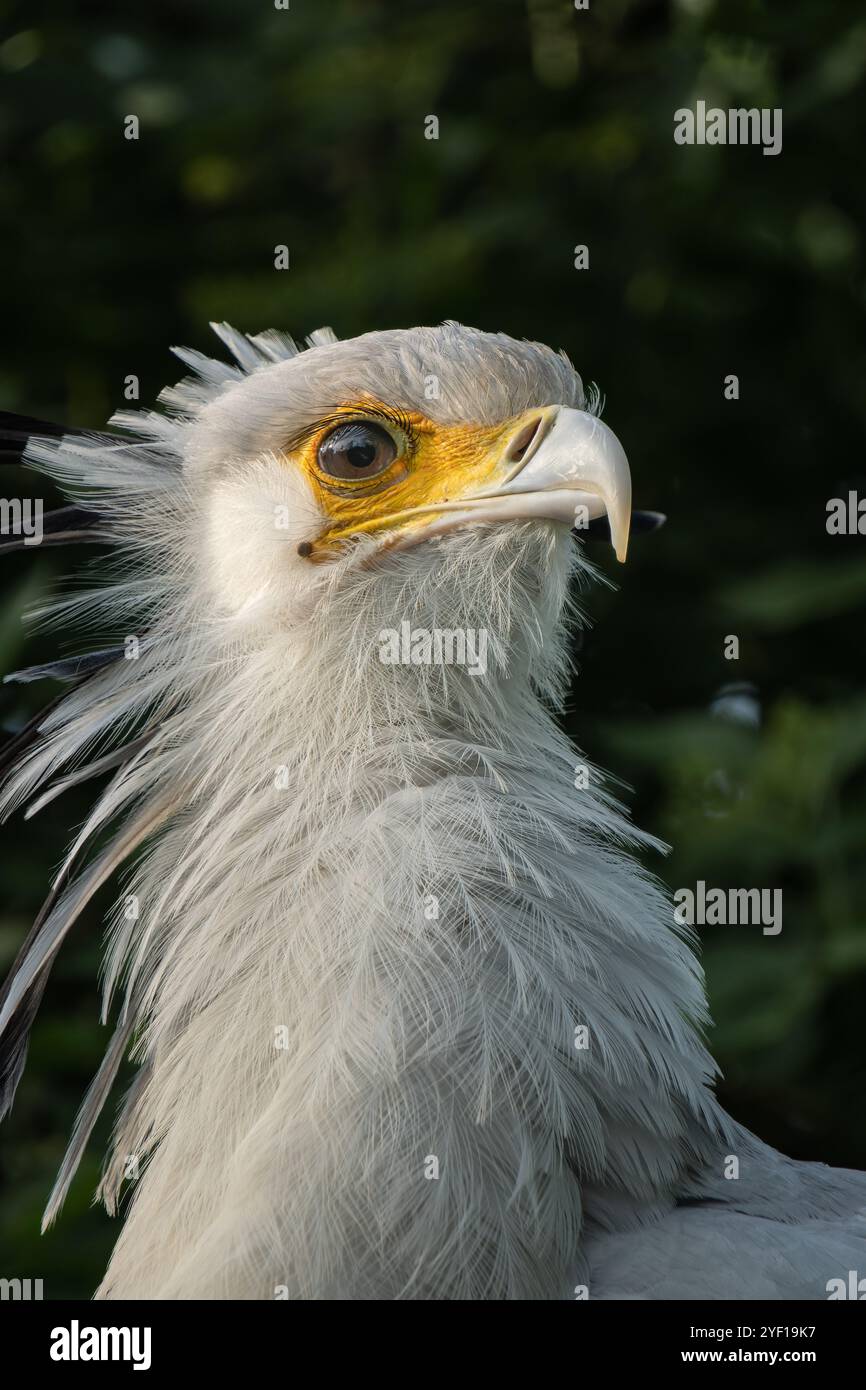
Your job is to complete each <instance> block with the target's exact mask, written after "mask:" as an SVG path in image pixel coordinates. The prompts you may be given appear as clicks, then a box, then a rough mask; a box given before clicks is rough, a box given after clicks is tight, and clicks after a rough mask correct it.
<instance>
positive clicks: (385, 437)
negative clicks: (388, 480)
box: [319, 421, 397, 478]
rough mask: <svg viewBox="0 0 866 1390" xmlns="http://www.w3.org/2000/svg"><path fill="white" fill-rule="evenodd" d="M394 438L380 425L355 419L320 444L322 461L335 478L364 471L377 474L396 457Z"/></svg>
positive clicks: (327, 471)
mask: <svg viewBox="0 0 866 1390" xmlns="http://www.w3.org/2000/svg"><path fill="white" fill-rule="evenodd" d="M396 453H397V450H396V448H395V445H394V441H393V439H392V438H391V436H390V435H389V434H388V432H387V431H386V430H383V429H382V428H381V426H379V425H373V424H367V423H365V422H363V421H354V422H351V423H347V424H345V425H338V426H337V428H336V429H335V430H333V431H332V432H331V434H329V435H328V436H327V438H326V439H324V440H323V441H322V444H321V445H320V446H319V463H320V465H321V467H322V468H324V470H325V472H326V473H330V474H331V476H332V477H334V478H349V477H352V476H353V475H354V474H356V473H357V474H360V473H363V474H365V475H366V476H367V477H374V476H376V475H377V474H378V473H382V472H383V471H384V470H385V469H386V468H387V467H388V465H389V463H391V461H392V460H393V459H394V458H395V456H396Z"/></svg>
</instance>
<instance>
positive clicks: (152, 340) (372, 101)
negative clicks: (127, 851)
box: [0, 0, 866, 1297]
mask: <svg viewBox="0 0 866 1390" xmlns="http://www.w3.org/2000/svg"><path fill="white" fill-rule="evenodd" d="M76 10H77V12H76ZM0 15H2V19H3V26H2V30H3V39H2V40H0V75H2V113H0V141H2V169H0V228H2V252H3V255H2V264H3V271H4V273H3V328H4V332H3V351H2V375H0V406H2V407H4V408H6V409H12V410H19V411H25V412H28V413H33V414H43V415H45V416H47V417H49V418H55V419H59V420H63V421H67V422H70V423H74V424H78V425H88V426H97V425H99V424H101V423H102V422H103V421H104V420H105V419H106V418H107V416H108V415H110V414H111V412H112V411H113V410H114V409H116V408H118V407H120V406H122V405H123V400H122V391H123V380H124V377H125V376H126V375H127V374H129V373H135V374H137V375H138V376H139V377H140V379H141V386H142V393H141V396H142V404H150V403H152V401H153V399H154V398H155V396H156V394H157V392H158V390H159V389H160V387H161V386H162V385H163V384H164V383H165V382H167V381H169V380H173V379H174V378H175V377H176V376H177V375H180V374H181V373H180V371H179V369H178V367H177V366H176V365H175V364H174V362H173V361H172V359H170V357H169V355H168V347H169V345H170V344H172V343H185V344H189V345H192V346H194V347H197V348H201V349H204V350H209V349H211V348H216V344H215V341H214V340H212V339H211V337H210V335H209V332H208V330H207V321H208V320H209V319H223V318H226V319H229V320H230V321H232V322H233V323H234V324H236V325H237V326H238V327H240V328H242V329H246V330H249V331H258V330H259V329H262V328H265V327H271V326H275V327H279V328H283V329H287V330H289V331H291V332H293V333H295V334H296V335H298V336H301V335H303V334H305V333H307V332H309V331H310V330H312V329H313V328H315V327H317V326H319V325H320V324H323V323H327V324H331V325H333V326H334V328H335V329H336V331H337V332H338V333H339V334H340V336H350V335H352V334H355V333H358V332H361V331H363V330H367V329H370V328H377V327H388V326H394V325H412V324H416V323H429V322H436V321H439V320H441V319H443V318H457V319H460V320H463V321H465V322H468V323H472V324H476V325H478V326H480V327H483V328H488V329H504V330H506V331H507V332H509V333H512V334H514V335H516V336H525V337H530V338H538V339H542V340H544V341H547V342H549V343H551V344H553V345H554V346H556V347H564V348H565V349H566V350H567V351H568V353H569V354H570V356H571V357H572V359H573V361H574V362H575V364H576V366H577V367H578V369H579V370H580V371H581V372H582V373H583V374H584V377H585V379H587V380H595V381H597V382H598V383H599V384H600V385H601V387H602V389H603V390H604V391H605V393H606V395H607V407H606V418H607V419H608V421H609V422H610V423H611V425H612V426H613V427H614V428H615V429H616V430H617V432H618V433H619V434H620V436H621V438H622V439H623V441H624V442H625V444H626V448H627V450H628V453H629V456H630V460H631V463H632V469H633V474H634V478H635V493H636V502H637V504H638V505H642V506H654V507H660V508H662V509H663V510H665V511H666V512H668V514H669V516H670V521H669V523H668V526H667V528H666V529H665V530H664V531H663V532H661V533H660V534H659V535H657V536H655V537H651V538H646V539H643V540H641V539H638V540H636V541H635V542H634V544H633V550H632V556H631V559H630V562H629V564H628V565H627V566H626V567H625V568H624V569H622V570H620V569H619V568H618V567H617V566H616V565H615V564H614V563H613V562H612V560H611V559H610V558H609V557H608V555H607V554H606V553H605V552H602V551H600V552H599V557H598V558H599V561H600V563H601V565H602V566H603V567H604V568H605V569H606V570H607V571H608V573H609V574H610V575H611V576H614V571H616V573H615V578H616V581H617V583H618V585H619V591H618V592H616V593H612V592H605V591H602V590H595V591H594V593H593V594H592V595H591V597H590V599H589V607H590V611H591V613H592V616H593V619H594V627H593V630H592V631H591V632H590V633H589V635H588V636H587V638H586V640H585V642H584V644H583V649H582V651H581V652H580V654H579V655H580V666H581V674H580V678H579V679H578V680H577V681H576V682H575V686H574V691H573V701H572V707H571V709H570V712H569V714H568V725H569V728H570V729H571V731H572V732H573V733H574V735H575V736H576V737H577V738H578V740H579V741H580V743H581V744H582V746H583V747H585V748H586V750H587V751H588V752H589V754H590V755H591V756H592V758H593V759H594V760H598V761H600V762H602V763H603V764H604V765H606V766H608V767H609V768H611V769H612V770H613V771H614V772H615V773H616V774H617V775H618V776H619V777H621V778H622V779H623V780H624V781H626V782H627V783H629V784H631V786H633V787H634V789H635V790H634V792H631V791H629V792H628V793H627V794H626V795H627V799H628V800H629V802H630V804H631V805H632V807H633V809H634V813H635V815H636V816H637V818H638V819H639V820H640V821H641V823H643V824H644V825H646V826H647V827H648V828H650V829H652V830H654V831H655V832H656V833H658V834H659V835H660V836H662V837H663V838H664V839H666V840H667V841H668V842H669V843H671V844H672V846H673V851H672V853H671V855H670V857H669V858H668V859H667V860H664V861H662V860H659V861H658V862H657V864H656V866H655V867H656V868H657V870H658V871H659V872H660V873H661V874H662V875H663V876H664V877H665V879H666V880H667V881H668V882H669V883H670V884H671V886H674V887H676V886H680V885H685V884H690V883H691V884H693V883H694V882H695V880H696V879H698V878H703V879H704V880H706V881H707V882H708V883H710V884H713V885H721V886H764V887H775V886H782V887H783V888H784V894H785V897H784V914H785V915H784V929H783V932H782V934H781V936H779V937H775V938H773V937H765V936H763V935H761V934H760V932H759V931H757V930H755V929H754V928H736V927H727V928H716V929H706V930H705V931H703V932H702V939H703V948H704V958H705V963H706V967H707V973H708V977H709V990H710V996H711V1001H712V1007H713V1012H714V1015H715V1018H716V1021H717V1026H716V1029H715V1031H714V1033H713V1038H712V1044H713V1048H714V1050H715V1053H716V1055H717V1056H718V1058H719V1061H720V1063H721V1065H722V1068H723V1070H724V1073H725V1077H726V1079H725V1082H724V1085H723V1095H724V1099H725V1101H726V1103H727V1105H728V1106H729V1108H730V1109H731V1110H732V1112H733V1113H734V1114H735V1115H736V1116H737V1117H738V1118H740V1119H742V1120H744V1121H745V1122H746V1123H748V1124H750V1125H752V1126H753V1127H754V1128H755V1129H757V1130H758V1131H759V1132H760V1133H761V1135H762V1136H763V1137H765V1138H766V1139H768V1140H770V1141H771V1142H773V1143H775V1144H777V1145H778V1146H780V1147H783V1148H785V1149H787V1150H788V1151H789V1152H790V1153H792V1154H794V1155H795V1156H797V1157H804V1158H821V1159H825V1160H829V1161H832V1162H835V1163H840V1164H848V1165H852V1166H866V1118H864V1113H866V1112H864V1106H863V1103H862V1094H863V1058H864V1056H866V1037H864V1028H863V1016H864V1004H866V929H864V911H866V867H864V857H863V844H864V831H866V800H864V785H866V782H864V767H866V693H864V690H863V675H864V663H863V661H862V650H863V643H864V611H866V563H864V547H866V538H864V537H851V538H831V537H828V535H827V534H826V529H825V507H826V502H827V499H828V498H830V497H834V496H839V495H845V494H846V493H847V491H848V489H849V488H859V489H860V491H861V493H862V494H864V495H866V476H864V464H863V434H864V424H866V396H864V391H863V381H864V376H866V347H864V336H863V327H864V306H866V269H864V260H863V225H864V224H863V210H864V209H863V202H864V195H863V188H864V181H863V176H862V157H863V150H864V147H866V139H864V137H866V131H864V110H866V107H864V81H866V16H864V13H863V11H862V7H861V5H859V4H857V3H853V0H852V3H849V4H829V3H827V0H787V2H786V3H785V4H779V3H776V4H770V3H759V0H725V3H724V4H722V3H720V0H718V2H717V3H713V0H679V2H678V3H673V2H672V0H671V2H670V3H668V2H666V0H591V8H590V10H589V12H588V13H578V12H575V10H574V8H573V5H572V3H571V0H496V3H486V4H485V3H478V4H460V3H444V0H436V3H424V4H418V3H407V0H400V3H392V4H387V5H386V4H383V3H375V0H336V3H328V2H327V0H291V8H290V10H288V11H277V10H276V9H275V8H274V5H273V3H272V0H255V3H250V2H249V0H248V2H247V3H244V4H238V3H236V0H200V3H195V0H171V3H169V0H150V3H148V4H147V5H138V6H125V7H122V8H120V9H118V7H117V6H116V5H115V4H109V3H108V2H107V0H104V2H103V3H95V0H89V3H87V4H85V3H84V2H83V0H80V3H79V5H78V6H77V7H76V6H75V5H70V4H68V3H59V0H58V3H54V4H47V3H46V4H42V5H39V4H28V5H27V6H26V7H25V6H10V5H9V4H2V3H0ZM698 97H702V98H704V99H706V100H707V101H709V102H710V103H715V104H718V105H722V106H728V105H747V106H749V105H757V106H770V107H775V106H781V107H783V109H784V149H783V152H782V154H781V155H780V156H778V157H777V158H767V157H764V156H763V155H762V153H761V151H760V149H756V148H730V149H725V148H703V149H702V148H682V147H679V146H677V145H675V144H674V141H673V138H672V130H673V112H674V110H675V109H676V108H677V107H679V106H683V105H687V104H692V103H693V102H694V100H695V99H696V98H698ZM128 113H136V114H138V115H139V117H140V119H141V138H140V140H139V141H138V142H137V143H133V142H130V141H127V140H125V139H124V138H123V124H122V122H123V117H124V116H125V115H126V114H128ZM428 114H436V115H437V116H438V117H439V120H440V138H439V139H438V141H429V140H426V139H425V138H424V119H425V117H426V116H427V115H428ZM280 243H285V244H287V245H288V246H289V247H290V251H291V270H290V271H288V272H284V273H278V272H276V271H275V270H274V268H273V252H274V247H275V245H277V244H280ZM578 243H586V244H587V245H588V246H589V248H590V256H591V268H590V270H589V271H586V272H577V271H575V270H574V269H573V248H574V246H575V245H576V244H578ZM728 373H736V374H737V375H738V376H739V379H740V386H741V396H740V400H739V401H737V402H729V401H725V400H724V399H723V378H724V376H725V375H726V374H728ZM0 475H2V476H0V493H2V495H3V496H4V497H14V496H19V495H22V494H24V495H28V494H30V495H32V494H33V493H34V492H41V493H42V494H43V495H45V488H44V487H40V486H39V484H38V483H36V482H35V481H34V480H33V479H32V478H25V475H24V474H23V473H22V472H20V471H16V470H14V469H11V468H8V467H7V468H4V469H0ZM54 500H56V499H54ZM70 563H71V560H70V557H69V556H68V555H63V554H60V553H58V552H50V551H41V552H33V553H29V554H25V555H23V556H17V557H10V558H8V559H6V560H4V561H3V565H4V579H5V588H4V603H3V608H2V619H0V657H2V662H0V667H2V669H3V670H8V669H12V668H14V667H15V666H20V665H24V664H29V663H31V662H35V661H37V660H40V659H42V658H44V657H47V656H49V655H50V654H51V653H52V652H54V651H56V650H57V648H58V642H59V645H60V648H61V649H64V650H70V649H71V650H76V649H77V650H80V649H81V646H82V639H81V637H78V638H76V637H75V636H74V635H72V634H70V633H68V632H61V633H60V634H59V635H58V636H46V635H44V634H40V633H35V634H34V633H32V632H30V633H29V635H28V632H27V631H26V630H25V629H24V628H23V627H22V614H23V612H24V611H25V610H26V609H27V607H28V606H29V605H30V604H32V603H33V601H34V600H36V599H37V598H38V597H40V596H44V595H45V594H46V592H47V590H48V589H49V587H50V586H51V584H52V583H56V581H57V578H58V576H59V575H60V574H61V573H63V572H64V570H65V569H66V568H67V566H68V564H70ZM730 633H735V634H738V635H739V637H740V640H741V656H740V660H739V661H738V662H730V661H726V660H725V659H724V656H723V639H724V637H725V636H726V635H727V634H730ZM732 681H740V682H750V683H751V684H752V685H753V686H754V690H755V695H754V699H755V700H756V702H757V703H758V705H759V707H760V714H761V720H760V726H759V727H758V728H754V727H750V726H749V725H748V724H745V723H743V722H739V723H738V722H734V721H732V720H731V719H730V718H727V719H726V718H723V717H720V715H719V714H718V713H713V712H712V711H711V705H712V702H713V700H714V699H715V698H716V697H717V695H718V693H719V691H720V690H721V688H722V687H723V686H725V685H726V684H728V683H730V682H732ZM51 693H52V691H51V689H50V688H49V687H45V686H38V687H37V686H28V687H23V688H17V687H6V688H5V690H4V692H3V693H2V697H0V717H2V721H3V724H4V726H5V727H6V728H8V729H12V728H14V727H16V726H17V725H18V724H20V722H21V721H22V720H23V718H24V717H25V716H26V714H27V713H28V712H29V711H32V710H33V709H35V708H36V707H37V704H38V702H39V701H41V700H47V699H48V698H49V696H50V694H51ZM86 805H87V796H86V795H82V796H74V795H73V796H69V797H68V798H66V799H65V800H64V801H62V802H60V803H55V804H54V805H53V806H52V807H51V808H50V809H48V810H47V811H46V812H45V813H44V814H42V815H40V816H37V817H36V818H35V819H34V820H33V821H31V822H28V823H26V824H25V823H24V822H23V821H22V820H21V819H20V818H18V819H16V820H15V821H14V822H13V823H11V824H10V825H8V826H7V827H6V829H5V832H4V840H3V848H2V867H3V873H4V884H5V892H4V895H3V907H2V916H0V957H2V961H0V963H2V964H3V966H4V967H5V964H6V963H7V962H8V961H9V960H11V958H12V956H13V953H14V951H15V949H16V946H17V943H18V942H19V940H20V938H21V936H22V934H23V933H24V931H25V929H26V927H27V925H28V922H29V920H30V919H31V918H32V916H33V914H34V912H35V910H36V908H37V907H38V905H39V902H40V900H41V898H42V896H43V895H44V892H45V890H46V886H47V883H48V879H49V874H50V872H51V870H52V867H53V866H55V865H56V864H57V862H58V860H59V858H60V857H61V854H62V851H63V848H64V845H65V844H66V842H67V840H68V837H69V833H70V829H71V827H72V825H73V824H75V823H77V822H78V821H80V819H81V817H82V816H83V814H84V812H85V808H86ZM106 901H107V899H103V901H102V902H101V903H100V904H98V909H97V910H94V911H92V912H91V913H90V914H89V917H88V920H86V921H85V922H83V923H82V924H81V925H80V927H79V928H78V930H77V931H76V933H75V939H74V942H73V943H72V945H71V947H70V949H69V950H68V951H67V952H66V953H65V954H64V956H63V959H62V962H61V964H60V965H59V967H58V968H57V970H56V971H55V976H54V978H53V980H52V982H51V985H50V988H49V990H48V994H47V1000H46V1006H45V1011H44V1013H43V1015H42V1017H41V1020H40V1022H39V1025H38V1027H37V1028H36V1031H35V1035H34V1041H33V1046H32V1050H31V1056H30V1062H29V1067H28V1070H27V1073H26V1076H25V1079H24V1082H23V1084H22V1086H21V1090H20V1092H19V1097H18V1101H17V1103H16V1107H15V1110H14V1112H13V1115H12V1118H11V1120H10V1121H9V1122H8V1123H7V1124H6V1126H5V1127H4V1131H3V1133H2V1136H0V1181H2V1190H0V1275H5V1276H16V1275H17V1276H21V1277H26V1276H28V1275H29V1276H32V1277H40V1276H41V1277H43V1278H44V1279H45V1281H46V1282H45V1292H46V1296H47V1297H59V1296H63V1295H78V1296H82V1297H84V1296H89V1294H90V1293H91V1291H92V1289H93V1288H94V1286H95V1284H96V1282H97V1280H98V1278H99V1275H100V1272H101V1270H102V1268H103V1266H104V1262H105V1260H106V1257H107V1254H108V1251H109V1249H110V1245H111V1242H112V1240H113V1238H114V1229H115V1228H114V1227H113V1225H112V1223H111V1222H109V1221H108V1219H107V1218H106V1217H105V1216H104V1215H103V1214H102V1213H100V1212H99V1211H95V1210H92V1209H90V1208H89V1205H88V1204H89V1200H90V1194H91V1192H92V1190H93V1187H94V1184H95V1180H96V1176H97V1172H98V1164H99V1153H100V1147H101V1143H102V1142H103V1140H104V1135H105V1126H103V1131H102V1135H101V1136H100V1142H99V1143H96V1144H95V1145H94V1146H93V1147H92V1150H91V1152H90V1155H89V1157H88V1159H87V1161H86V1163H85V1165H84V1170H83V1172H82V1173H81V1175H80V1177H79V1180H78V1181H77V1183H76V1184H75V1188H74V1191H73V1194H72V1196H71V1198H70V1200H69V1202H68V1203H67V1209H66V1212H65V1214H64V1216H63V1218H62V1220H61V1222H60V1224H59V1226H58V1227H57V1228H56V1229H55V1230H54V1231H53V1232H52V1233H51V1234H50V1235H49V1236H48V1237H47V1238H46V1239H45V1240H44V1241H40V1238H39V1236H38V1224H39V1214H40V1211H41V1207H42V1204H43V1201H44V1199H45V1196H46V1194H47V1192H48V1190H49V1188H50V1185H51V1181H52V1178H53V1174H54V1172H55V1170H56V1167H57V1164H58V1161H59V1159H60V1156H61V1153H62V1151H63V1147H64V1143H65V1137H66V1135H67V1132H68V1130H69V1128H70V1124H71V1122H72V1119H73V1116H74V1113H75V1109H76V1106H77V1104H78V1102H79V1100H80V1098H81V1095H82V1093H83V1091H84V1088H85V1086H86V1084H87V1081H88V1079H89V1077H90V1076H91V1074H92V1072H93V1070H94V1069H95V1067H96V1065H97V1062H98V1059H99V1056H100V1053H101V1049H102V1047H103V1044H104V1039H105V1035H104V1030H102V1029H100V1028H99V1027H98V1026H97V1023H96V1016H97V989H96V975H97V964H98V952H99V938H100V923H101V916H102V912H103V911H104V909H105V905H106Z"/></svg>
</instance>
